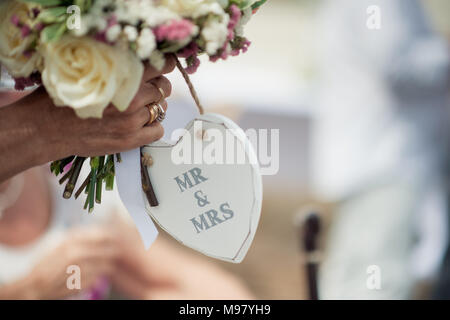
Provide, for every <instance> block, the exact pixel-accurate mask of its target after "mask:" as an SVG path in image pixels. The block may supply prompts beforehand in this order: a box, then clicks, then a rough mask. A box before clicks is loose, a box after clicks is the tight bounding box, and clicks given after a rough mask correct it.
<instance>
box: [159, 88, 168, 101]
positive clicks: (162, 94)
mask: <svg viewBox="0 0 450 320" xmlns="http://www.w3.org/2000/svg"><path fill="white" fill-rule="evenodd" d="M158 90H159V93H161V98H160V99H159V101H158V102H157V103H161V102H163V101H164V99H165V98H166V93H165V92H164V90H163V89H162V88H159V87H158Z"/></svg>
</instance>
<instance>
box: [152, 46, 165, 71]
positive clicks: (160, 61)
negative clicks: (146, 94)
mask: <svg viewBox="0 0 450 320" xmlns="http://www.w3.org/2000/svg"><path fill="white" fill-rule="evenodd" d="M150 63H151V65H152V66H153V67H155V68H156V70H159V71H161V70H162V69H163V68H164V65H165V64H166V58H164V54H163V53H162V52H161V51H158V50H154V51H153V53H152V55H151V56H150Z"/></svg>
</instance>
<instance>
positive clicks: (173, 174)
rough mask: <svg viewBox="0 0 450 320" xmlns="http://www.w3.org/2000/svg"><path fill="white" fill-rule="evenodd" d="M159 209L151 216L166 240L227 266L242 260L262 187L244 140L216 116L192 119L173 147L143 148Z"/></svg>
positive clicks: (236, 129)
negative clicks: (225, 262) (217, 260)
mask: <svg viewBox="0 0 450 320" xmlns="http://www.w3.org/2000/svg"><path fill="white" fill-rule="evenodd" d="M142 151H143V153H145V154H147V155H150V156H151V157H152V160H153V161H152V165H151V166H149V167H147V171H148V174H149V177H150V179H151V182H152V184H153V186H154V192H155V195H156V197H157V199H158V203H159V205H158V206H156V207H152V206H150V205H149V204H148V202H147V201H145V202H146V210H147V212H148V213H149V214H150V215H151V217H152V218H153V219H154V220H155V221H156V222H157V223H158V224H159V225H160V226H161V228H162V229H164V230H165V231H166V232H167V233H169V234H170V235H171V236H173V237H174V238H176V239H177V240H178V241H180V242H181V243H183V244H184V245H186V246H188V247H190V248H192V249H195V250H197V251H199V252H201V253H203V254H205V255H208V256H211V257H214V258H217V259H221V260H226V261H230V262H235V263H238V262H241V261H242V259H243V258H244V256H245V254H246V253H247V250H248V249H249V247H250V244H251V242H252V240H253V237H254V235H255V232H256V228H257V225H258V222H259V217H260V213H261V202H262V182H261V174H260V171H259V164H258V162H257V158H256V155H255V152H254V150H253V147H252V146H251V144H250V142H249V140H248V138H247V136H246V135H245V133H244V132H243V131H242V129H240V128H239V127H238V126H237V125H236V124H235V123H234V122H233V121H231V120H230V119H228V118H226V117H224V116H221V115H216V114H206V115H202V116H198V117H197V118H196V119H195V120H192V121H191V122H190V123H189V124H188V125H187V126H186V128H185V130H183V132H182V133H181V135H180V138H179V139H178V141H177V142H176V143H175V144H170V143H167V142H164V141H158V142H155V143H153V144H151V145H148V146H146V147H144V148H143V150H142Z"/></svg>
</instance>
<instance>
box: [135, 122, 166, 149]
mask: <svg viewBox="0 0 450 320" xmlns="http://www.w3.org/2000/svg"><path fill="white" fill-rule="evenodd" d="M163 136H164V128H163V126H162V125H161V123H159V122H157V121H155V122H153V123H151V124H150V125H148V126H145V127H144V128H142V129H141V130H139V132H138V133H137V137H136V139H137V141H138V144H139V146H143V145H146V144H149V143H152V142H155V141H158V140H159V139H161V138H162V137H163Z"/></svg>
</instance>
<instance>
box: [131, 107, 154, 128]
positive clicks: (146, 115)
mask: <svg viewBox="0 0 450 320" xmlns="http://www.w3.org/2000/svg"><path fill="white" fill-rule="evenodd" d="M134 117H136V119H138V120H136V122H137V123H138V125H139V128H141V127H143V126H146V125H149V123H148V122H149V121H150V117H151V115H150V110H149V107H147V106H145V107H144V108H140V109H138V110H137V111H136V113H135V115H134Z"/></svg>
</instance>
